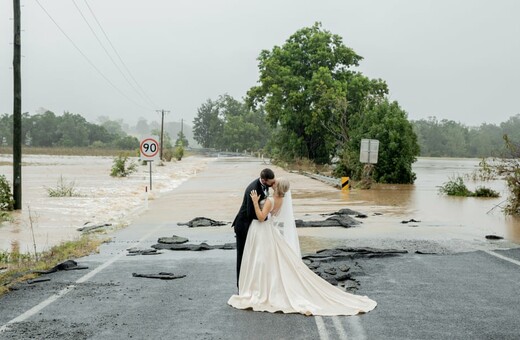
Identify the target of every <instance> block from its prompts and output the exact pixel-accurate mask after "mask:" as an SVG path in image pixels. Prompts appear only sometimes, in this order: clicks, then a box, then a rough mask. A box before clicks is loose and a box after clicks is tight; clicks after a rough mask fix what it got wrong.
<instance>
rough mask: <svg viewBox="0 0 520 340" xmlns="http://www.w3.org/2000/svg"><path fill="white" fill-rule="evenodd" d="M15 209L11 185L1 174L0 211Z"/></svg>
mask: <svg viewBox="0 0 520 340" xmlns="http://www.w3.org/2000/svg"><path fill="white" fill-rule="evenodd" d="M13 209H14V199H13V194H12V193H11V186H10V185H9V182H8V181H7V178H5V175H0V211H10V210H13Z"/></svg>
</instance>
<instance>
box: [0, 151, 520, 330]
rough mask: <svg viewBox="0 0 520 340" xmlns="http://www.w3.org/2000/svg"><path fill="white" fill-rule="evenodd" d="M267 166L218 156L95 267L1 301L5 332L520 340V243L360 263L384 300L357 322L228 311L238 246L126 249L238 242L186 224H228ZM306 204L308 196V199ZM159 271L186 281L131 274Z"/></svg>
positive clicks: (371, 290)
mask: <svg viewBox="0 0 520 340" xmlns="http://www.w3.org/2000/svg"><path fill="white" fill-rule="evenodd" d="M263 167H265V165H264V164H263V163H262V162H261V161H260V160H258V159H251V160H238V159H236V160H234V159H219V160H217V161H215V162H212V163H210V164H209V165H208V167H207V169H206V170H204V171H203V172H201V173H199V174H198V175H197V176H195V177H193V178H192V179H190V180H188V181H187V182H185V183H183V184H182V185H181V186H179V187H178V188H176V189H175V190H174V191H173V192H171V193H169V194H167V195H165V196H163V197H160V198H159V199H157V200H155V201H151V202H149V209H148V210H147V211H145V212H144V213H143V214H141V215H140V216H139V217H138V218H136V219H135V220H134V221H133V222H132V223H131V225H129V226H128V227H127V228H125V229H122V230H120V231H117V232H115V233H114V234H113V235H111V236H113V237H112V241H111V242H109V243H106V244H104V245H102V247H101V249H100V252H99V254H94V255H90V256H87V257H84V258H81V259H77V262H78V264H79V265H82V266H88V269H84V270H71V271H57V272H55V273H52V274H47V275H44V276H42V277H46V278H50V280H49V281H46V282H40V283H34V284H28V283H23V284H20V285H19V286H18V287H17V288H18V289H17V290H14V291H12V292H10V293H9V294H6V295H4V296H2V297H0V339H74V340H79V339H150V338H154V339H322V340H326V339H331V340H332V339H428V340H431V339H520V329H519V326H518V320H519V318H520V249H518V248H512V249H498V250H492V249H490V250H475V251H465V252H460V253H449V254H438V253H437V254H419V253H415V252H409V253H406V254H400V255H398V256H392V257H381V258H378V257H376V258H359V259H357V260H356V261H357V264H358V266H360V267H361V268H363V273H362V275H359V276H358V277H356V279H357V280H358V281H359V286H360V288H359V290H358V294H362V295H367V296H369V297H370V298H372V299H374V300H376V301H377V302H378V306H377V308H376V309H375V310H373V311H372V312H369V313H367V314H365V315H360V316H353V317H352V316H351V317H313V316H310V317H308V316H303V315H293V314H290V315H284V314H280V313H276V314H269V313H260V312H252V311H243V310H236V309H234V308H232V307H230V306H228V305H227V303H226V302H227V300H228V298H229V297H230V296H231V295H232V294H234V293H235V292H236V287H235V250H223V249H213V250H207V251H170V250H161V251H160V254H158V255H137V256H127V254H128V251H127V249H128V248H132V247H136V248H139V249H147V248H150V247H151V246H152V245H154V244H156V243H157V239H158V238H159V237H163V236H172V235H178V236H183V237H187V238H188V239H189V243H192V244H199V243H201V242H206V243H208V244H210V245H220V244H225V243H231V242H234V234H233V232H232V230H231V228H229V226H221V227H208V228H188V227H187V226H184V225H181V226H179V225H177V223H181V222H187V221H189V220H191V219H192V218H194V217H198V216H205V217H208V218H212V219H215V220H221V221H226V222H229V221H230V220H232V218H233V217H234V214H235V213H236V210H237V209H238V206H239V204H240V200H241V196H242V190H243V188H245V186H246V185H247V184H248V183H249V182H250V181H251V180H252V179H253V178H255V177H256V176H257V175H258V173H259V172H260V170H261V169H262V168H263ZM274 169H275V172H277V175H279V174H280V173H282V171H281V170H280V169H278V168H274ZM283 175H284V176H287V177H289V179H290V180H291V183H293V184H294V186H293V188H294V191H298V190H299V192H300V196H301V195H302V191H304V189H305V188H306V190H315V191H320V190H323V191H328V190H332V189H330V188H328V187H326V185H324V184H322V183H319V182H316V181H315V180H312V179H309V178H306V177H303V176H299V175H296V174H287V173H284V174H283ZM295 196H296V195H295ZM309 202H310V201H309ZM299 204H303V205H305V204H307V203H306V201H305V200H304V199H302V200H301V201H300V203H299ZM336 208H337V207H334V209H336ZM298 209H302V208H295V211H298ZM306 209H307V210H306V211H308V212H309V213H310V214H311V215H312V211H311V210H312V209H310V208H306ZM317 209H321V207H317ZM334 209H333V210H334ZM336 210H337V209H336ZM358 228H362V226H361V227H358ZM345 231H346V230H345ZM160 272H169V273H174V274H176V275H186V276H185V277H183V278H178V279H174V280H160V279H152V278H143V277H133V276H132V273H139V274H157V273H160Z"/></svg>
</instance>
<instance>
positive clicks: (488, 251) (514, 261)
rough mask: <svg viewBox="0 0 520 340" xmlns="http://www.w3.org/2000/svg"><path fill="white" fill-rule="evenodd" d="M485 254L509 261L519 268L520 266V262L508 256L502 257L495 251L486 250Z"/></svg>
mask: <svg viewBox="0 0 520 340" xmlns="http://www.w3.org/2000/svg"><path fill="white" fill-rule="evenodd" d="M484 252H486V253H488V254H489V255H493V256H495V257H498V258H499V259H502V260H505V261H509V262H511V263H514V264H516V265H517V266H520V261H517V260H513V259H511V258H509V257H507V256H504V255H500V254H498V253H495V252H494V251H491V250H484Z"/></svg>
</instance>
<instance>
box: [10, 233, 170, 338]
mask: <svg viewBox="0 0 520 340" xmlns="http://www.w3.org/2000/svg"><path fill="white" fill-rule="evenodd" d="M162 227H163V225H162V224H161V225H159V226H157V227H156V228H155V229H153V230H152V231H150V232H149V233H148V234H146V235H145V236H143V237H142V238H141V239H140V240H139V241H137V244H136V246H138V245H140V244H141V243H142V242H143V241H145V240H147V239H148V238H149V237H150V236H151V235H152V234H154V233H155V232H156V231H157V230H158V229H160V228H162ZM125 251H126V249H125V250H123V251H121V252H119V253H117V254H116V255H114V256H113V257H112V258H110V259H109V260H108V261H106V262H105V263H103V264H101V265H100V266H98V267H97V268H96V269H94V270H92V271H90V272H88V273H87V274H85V275H84V276H82V277H80V278H79V279H78V280H76V282H75V283H83V282H85V281H87V280H89V279H91V278H92V277H93V276H94V275H96V274H98V273H99V272H100V271H102V270H103V269H105V268H106V267H108V266H110V265H111V264H112V263H114V262H116V261H117V260H118V259H120V258H121V257H122V256H123V255H125ZM74 288H76V285H69V286H67V287H65V288H63V289H62V290H60V291H59V292H58V293H56V294H54V295H52V296H50V297H48V298H47V299H45V300H43V301H42V302H40V303H39V304H37V305H36V306H34V307H32V308H31V309H29V310H27V311H26V312H24V313H22V314H20V315H19V316H17V317H16V318H14V319H12V320H10V321H9V322H7V323H6V324H5V325H3V326H2V327H0V334H1V333H3V332H5V331H6V330H7V328H8V327H9V325H11V324H13V323H15V322H22V321H25V320H27V319H28V318H30V317H31V316H33V315H34V314H36V313H38V312H39V311H41V310H42V309H44V308H45V307H47V306H48V305H50V304H52V303H53V302H55V301H56V300H58V299H59V298H61V297H63V296H65V295H66V294H67V293H69V292H71V291H72V290H74Z"/></svg>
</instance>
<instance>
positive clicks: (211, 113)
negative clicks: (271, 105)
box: [193, 94, 271, 151]
mask: <svg viewBox="0 0 520 340" xmlns="http://www.w3.org/2000/svg"><path fill="white" fill-rule="evenodd" d="M193 123H194V127H193V134H194V138H195V140H196V141H197V142H198V143H199V144H201V145H202V146H203V147H211V148H217V149H221V150H232V151H235V150H239V151H243V150H250V151H253V150H259V149H262V148H263V147H264V146H265V145H266V143H267V141H268V140H269V137H270V134H271V129H270V127H269V126H268V124H267V122H266V120H265V113H264V111H263V110H262V109H261V108H260V109H259V110H255V111H252V110H251V109H250V108H249V106H248V105H246V103H244V102H243V101H239V100H236V99H235V98H233V97H232V96H230V95H228V94H224V95H221V96H219V98H218V99H217V100H215V101H213V100H210V99H208V100H207V101H206V103H204V104H202V106H201V107H200V108H199V110H198V115H197V117H195V120H194V122H193Z"/></svg>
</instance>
